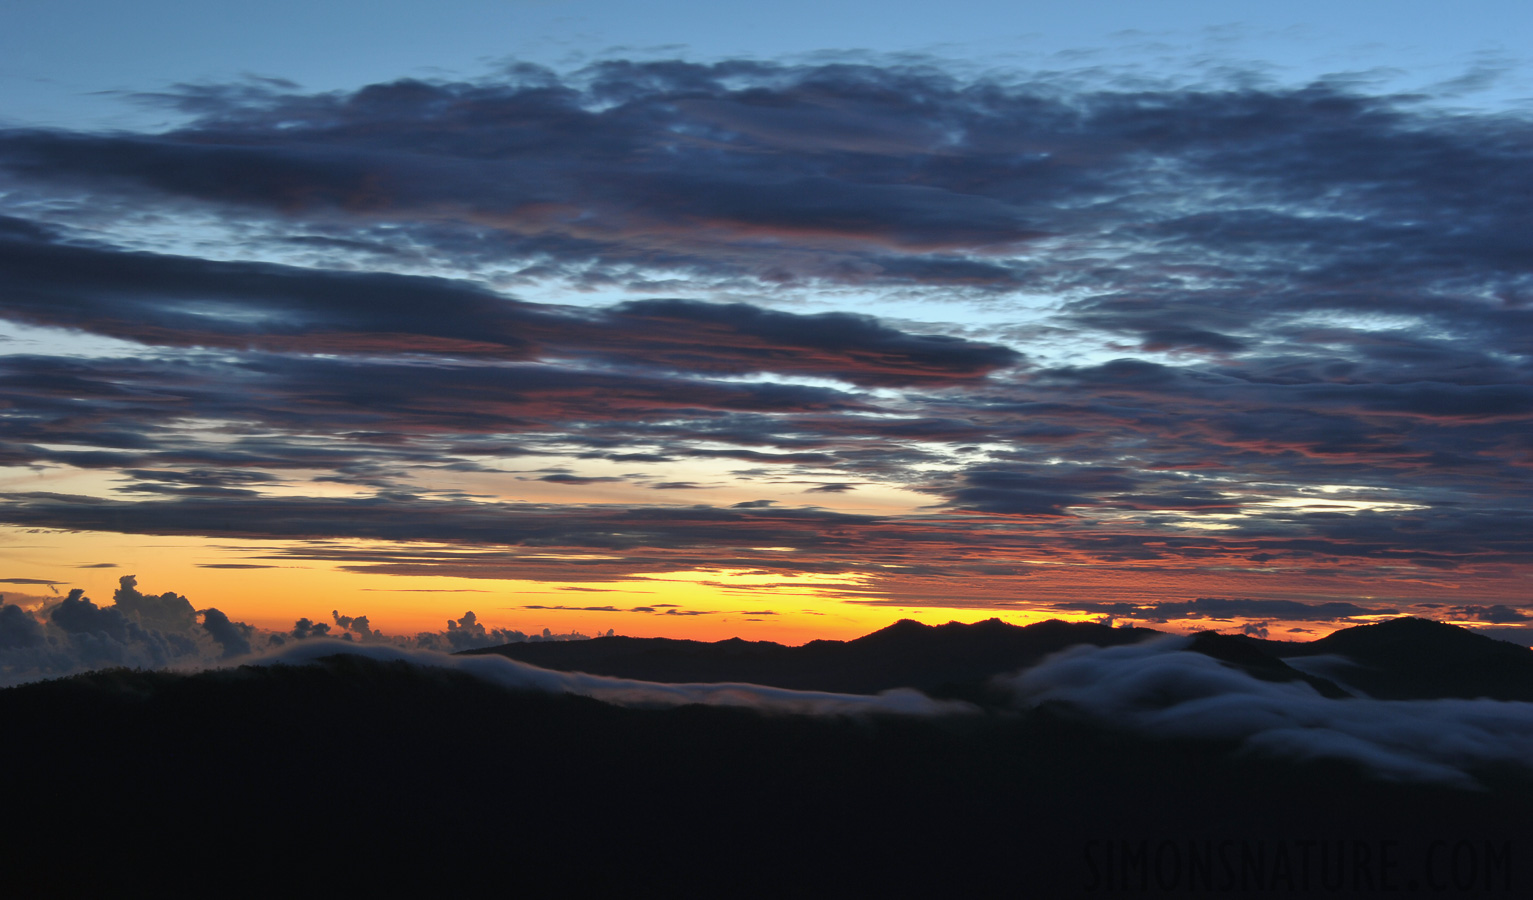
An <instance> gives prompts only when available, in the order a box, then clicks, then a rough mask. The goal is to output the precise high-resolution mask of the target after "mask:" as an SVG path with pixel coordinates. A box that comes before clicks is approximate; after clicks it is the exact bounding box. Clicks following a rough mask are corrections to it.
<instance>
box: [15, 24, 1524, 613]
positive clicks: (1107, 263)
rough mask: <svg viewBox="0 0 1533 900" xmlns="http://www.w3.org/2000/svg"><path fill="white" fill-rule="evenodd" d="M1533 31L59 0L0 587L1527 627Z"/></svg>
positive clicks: (47, 50) (278, 609) (31, 200)
mask: <svg viewBox="0 0 1533 900" xmlns="http://www.w3.org/2000/svg"><path fill="white" fill-rule="evenodd" d="M1466 9H1467V10H1469V11H1468V12H1465V10H1466ZM1528 47H1533V7H1530V6H1528V5H1527V4H1526V3H1522V2H1504V3H1477V4H1473V5H1471V6H1470V7H1467V8H1466V7H1457V6H1454V5H1450V4H1446V3H1424V2H1353V3H1345V4H1338V3H1334V2H1328V3H1318V2H1308V3H1289V4H1261V5H1258V4H1241V3H1233V4H1232V3H1229V2H1220V3H1213V2H1209V3H1192V2H1167V3H1140V2H1098V3H1091V4H1062V3H1061V4H1033V3H1018V2H1015V0H1013V2H1006V3H1002V2H967V3H966V2H961V0H960V2H954V3H950V4H943V5H942V14H941V15H940V16H938V15H937V14H936V13H934V12H933V11H932V8H930V7H927V6H924V5H911V6H909V7H908V8H905V9H903V10H902V9H901V7H899V6H898V5H890V4H886V3H873V2H861V0H859V2H833V0H832V2H825V0H820V2H814V3H809V2H797V0H795V2H775V3H770V4H762V5H759V6H756V7H754V8H743V9H732V8H728V7H725V6H719V5H716V4H704V3H700V2H670V3H665V2H660V3H646V4H634V3H617V2H606V0H602V2H597V0H567V2H561V0H525V2H509V0H502V2H487V0H485V2H462V3H450V2H449V3H445V4H443V5H442V6H440V7H435V6H433V7H431V8H429V9H428V8H427V6H426V5H425V4H418V3H377V2H371V3H360V2H334V3H313V2H307V3H296V2H276V3H266V4H250V5H245V4H225V3H196V4H192V3H181V2H169V0H158V2H145V3H134V4H121V3H111V4H109V3H105V2H98V0H58V2H53V3H48V4H43V3H14V4H7V5H6V7H5V8H4V9H3V10H0V60H4V62H0V98H3V99H0V317H3V319H0V417H3V418H0V464H3V466H0V592H3V594H4V596H5V600H6V603H8V604H10V605H13V606H20V607H22V608H23V609H26V610H28V611H29V612H31V613H32V614H35V615H39V616H41V615H44V614H45V613H46V610H47V609H48V608H50V606H51V605H52V604H55V603H57V602H58V600H59V599H60V598H61V597H63V596H64V595H66V594H67V593H68V592H69V590H70V589H73V588H81V589H84V592H85V595H86V596H87V597H90V598H93V599H94V600H95V601H96V602H97V603H100V604H104V603H107V602H109V601H110V599H111V597H112V594H113V592H114V590H116V589H118V588H119V585H120V579H122V578H123V577H124V576H129V575H131V576H134V577H135V578H136V579H137V582H136V583H137V586H138V589H140V590H142V591H145V592H147V593H151V594H160V593H161V592H166V591H169V592H174V593H176V594H179V595H184V596H185V597H187V598H188V599H189V601H190V602H191V604H192V605H193V606H195V608H196V609H198V610H203V609H206V608H209V607H216V608H217V609H218V610H221V611H222V612H223V613H224V614H225V615H227V617H228V618H229V619H231V620H234V621H236V622H243V623H248V624H249V625H251V626H254V627H255V628H257V629H266V630H272V631H278V632H285V631H288V630H290V629H292V627H293V623H294V621H295V620H297V619H298V618H300V617H307V618H310V619H312V620H314V621H316V622H318V621H324V622H336V620H335V618H334V617H333V616H332V612H333V611H334V612H336V613H339V614H340V616H342V617H348V616H349V617H356V616H364V615H365V616H367V617H368V621H369V622H370V626H371V628H373V629H375V630H380V631H383V632H386V633H389V634H413V633H415V632H419V631H434V630H437V629H441V628H442V627H443V626H444V624H445V623H446V621H447V620H449V619H453V620H457V619H459V617H461V616H463V614H464V612H465V611H467V610H472V611H474V613H475V614H476V616H477V620H478V622H480V623H484V624H488V625H490V626H494V627H502V628H507V629H516V630H520V631H523V632H528V633H533V632H541V631H543V629H545V628H546V629H549V630H550V631H551V632H553V633H570V632H579V633H582V634H587V635H589V634H595V633H598V632H601V633H605V632H606V631H608V630H609V629H610V630H613V631H615V632H616V633H618V634H628V635H640V636H665V637H694V638H700V639H708V640H713V639H720V638H726V637H731V636H740V637H744V638H748V639H757V640H777V641H783V642H786V643H802V642H804V641H807V640H811V639H814V638H820V637H823V638H847V637H854V636H857V635H860V634H864V633H866V632H868V631H871V630H873V629H876V628H880V627H883V626H885V625H888V624H889V623H890V622H892V621H894V620H896V619H899V618H915V619H919V620H922V621H927V622H945V621H948V620H951V619H957V620H960V621H975V620H979V619H985V618H990V617H993V616H999V617H1001V618H1003V619H1005V620H1007V621H1011V622H1016V623H1026V622H1032V621H1037V620H1040V619H1045V618H1067V619H1075V620H1097V619H1102V618H1104V617H1110V618H1112V619H1113V620H1114V621H1117V622H1132V623H1134V624H1142V625H1149V626H1151V627H1157V628H1163V629H1167V630H1180V631H1188V630H1196V629H1203V628H1218V629H1221V630H1225V631H1240V630H1242V629H1244V630H1247V631H1249V632H1250V633H1255V634H1265V635H1268V636H1271V637H1274V638H1279V637H1282V638H1294V637H1297V638H1308V637H1314V636H1318V635H1321V634H1324V633H1327V632H1329V631H1331V630H1333V629H1335V628H1338V627H1344V626H1346V625H1354V624H1359V623H1361V622H1366V621H1372V620H1373V619H1371V618H1370V617H1389V616H1394V615H1401V614H1413V615H1424V616H1430V617H1432V618H1437V619H1442V620H1445V621H1452V622H1458V623H1461V624H1467V625H1473V626H1475V627H1480V628H1484V629H1487V630H1488V631H1490V632H1491V633H1496V634H1500V635H1503V636H1512V637H1514V638H1515V637H1516V635H1517V629H1521V628H1523V627H1524V626H1525V624H1526V623H1527V622H1528V621H1529V620H1530V612H1529V607H1530V606H1533V597H1530V595H1529V585H1530V583H1533V502H1530V501H1533V490H1530V484H1533V427H1530V426H1533V120H1530V111H1533V106H1530V102H1533V67H1530V65H1529V58H1528V52H1527V48H1528ZM1522 642H1523V643H1527V642H1528V640H1527V639H1522ZM0 643H3V642H0Z"/></svg>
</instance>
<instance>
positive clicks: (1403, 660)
mask: <svg viewBox="0 0 1533 900" xmlns="http://www.w3.org/2000/svg"><path fill="white" fill-rule="evenodd" d="M1260 649H1262V650H1263V651H1264V652H1266V653H1268V654H1269V655H1272V656H1275V657H1278V658H1285V659H1301V658H1304V657H1313V656H1321V655H1330V654H1335V655H1337V656H1342V657H1345V658H1346V659H1348V660H1350V661H1351V662H1352V663H1353V664H1354V665H1347V666H1340V667H1336V668H1334V669H1333V670H1331V671H1330V673H1329V674H1330V675H1331V677H1332V678H1333V679H1335V680H1338V681H1342V682H1344V683H1345V684H1347V685H1349V686H1352V687H1355V688H1358V689H1360V690H1362V691H1364V692H1366V693H1367V694H1368V695H1370V696H1373V697H1378V698H1379V699H1383V700H1436V699H1443V698H1450V697H1457V698H1463V699H1473V698H1476V697H1485V698H1489V699H1491V700H1522V701H1533V649H1529V648H1527V647H1524V646H1521V645H1519V644H1513V643H1510V642H1508V641H1501V640H1496V639H1495V638H1490V637H1486V636H1485V635H1483V634H1475V633H1474V632H1472V631H1470V630H1468V629H1466V628H1460V627H1458V626H1456V625H1449V624H1446V623H1444V622H1434V621H1432V620H1430V619H1417V618H1400V619H1391V620H1389V621H1387V622H1379V623H1377V624H1373V625H1358V626H1356V627H1354V628H1345V629H1342V630H1341V631H1337V632H1333V633H1332V634H1330V635H1327V636H1326V637H1323V638H1320V639H1319V640H1315V641H1309V642H1305V643H1297V642H1295V643H1286V642H1283V641H1264V642H1261V645H1260Z"/></svg>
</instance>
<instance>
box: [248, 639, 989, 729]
mask: <svg viewBox="0 0 1533 900" xmlns="http://www.w3.org/2000/svg"><path fill="white" fill-rule="evenodd" d="M337 653H350V654H356V655H359V656H363V657H366V658H368V659H372V660H376V661H379V662H405V663H409V664H411V665H417V666H424V667H431V668H439V669H450V670H453V671H457V672H463V673H465V674H469V675H473V676H474V677H476V678H480V679H482V680H484V681H488V682H490V683H491V684H497V685H500V686H501V687H505V688H510V689H513V690H537V691H547V692H549V693H554V694H578V695H580V696H583V697H591V698H594V699H596V700H601V701H604V702H606V703H615V704H619V705H622V706H636V707H668V706H686V705H689V704H694V703H696V704H703V705H707V706H741V707H747V708H750V709H757V710H761V711H763V712H776V713H794V714H801V715H868V714H875V713H893V714H900V715H922V716H929V715H951V714H960V713H970V712H974V711H975V708H974V707H973V706H970V705H969V704H967V703H962V702H959V701H951V700H934V699H932V698H931V697H928V696H926V695H925V694H923V693H921V692H920V691H917V690H913V689H910V688H895V689H894V690H889V691H883V692H881V693H879V694H872V695H870V694H838V693H832V692H829V691H795V690H789V689H787V688H775V687H767V686H764V685H759V684H735V683H720V684H663V683H660V682H654V681H635V680H630V679H626V678H609V677H606V676H601V675H587V674H585V673H583V672H555V671H553V670H550V669H541V668H538V667H537V666H532V665H528V664H527V663H523V662H518V661H516V660H512V659H507V658H506V657H503V656H494V655H475V656H449V655H447V654H444V653H440V652H437V651H432V650H419V649H415V650H411V649H406V648H402V647H397V646H390V645H382V644H374V645H362V646H358V645H356V644H348V643H346V642H343V641H334V640H320V641H308V642H305V643H303V644H299V645H294V646H290V647H286V648H284V649H282V650H280V651H278V652H276V653H272V654H269V655H267V656H263V657H261V658H260V659H257V660H254V661H253V662H254V663H255V664H257V665H300V664H304V663H310V662H314V661H316V660H319V659H323V658H325V657H327V656H333V655H335V654H337Z"/></svg>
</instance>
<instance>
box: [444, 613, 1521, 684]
mask: <svg viewBox="0 0 1533 900" xmlns="http://www.w3.org/2000/svg"><path fill="white" fill-rule="evenodd" d="M1159 633H1160V632H1157V631H1154V630H1151V629H1148V628H1111V627H1108V626H1106V625H1099V624H1095V623H1083V622H1060V621H1048V622H1039V623H1036V624H1033V625H1026V626H1018V625H1009V624H1007V623H1005V622H1002V621H1000V620H999V619H990V620H987V621H984V622H977V623H974V624H972V625H964V624H959V623H956V622H950V623H948V624H946V625H935V626H933V625H923V624H921V623H919V622H914V621H911V620H909V619H904V620H901V621H899V622H896V623H894V624H893V625H890V626H889V627H888V628H884V629H881V630H879V631H875V632H873V633H872V634H868V635H865V636H863V637H860V638H857V639H855V640H850V641H811V642H809V643H807V644H805V645H803V646H801V647H787V646H784V645H782V644H775V643H771V642H768V641H742V640H740V639H738V638H732V639H730V640H725V641H716V642H713V643H707V642H701V641H682V640H671V639H667V638H630V637H604V638H596V639H594V640H589V641H572V642H568V643H537V644H507V645H505V646H502V647H487V648H483V649H480V650H471V651H468V652H469V653H475V654H498V655H501V656H506V657H509V658H511V659H516V660H520V661H522V662H526V663H531V664H533V665H536V666H541V667H543V668H545V669H555V670H558V671H564V672H587V673H590V674H592V675H608V676H612V677H616V678H636V679H641V680H644V681H661V682H670V683H678V682H720V681H737V682H747V683H751V684H764V685H771V686H774V687H785V688H793V689H795V690H818V691H838V692H845V693H877V692H878V691H883V690H888V689H890V688H897V687H913V688H917V689H919V690H923V691H926V692H928V693H933V694H936V695H940V696H954V697H963V698H966V699H983V687H982V686H983V683H984V682H985V681H986V680H987V679H989V678H990V677H991V676H993V675H998V674H1004V673H1010V672H1015V671H1017V670H1019V669H1023V668H1026V667H1028V666H1031V665H1033V664H1035V663H1037V662H1038V661H1039V660H1041V659H1043V658H1044V657H1045V656H1048V655H1049V654H1051V653H1057V652H1058V651H1060V650H1064V649H1066V648H1067V647H1072V646H1076V645H1080V644H1089V645H1093V646H1098V647H1110V646H1118V645H1122V644H1130V643H1135V642H1138V641H1142V640H1145V639H1146V638H1150V637H1154V636H1156V635H1157V634H1159ZM1187 649H1188V650H1190V651H1192V652H1197V653H1203V654H1205V655H1208V656H1211V657H1213V658H1215V659H1218V660H1220V661H1221V662H1224V663H1226V664H1228V665H1231V666H1234V667H1236V668H1239V669H1242V670H1244V671H1246V672H1248V673H1250V674H1251V675H1254V676H1255V677H1257V678H1262V679H1264V680H1268V681H1295V680H1299V681H1304V682H1306V683H1308V684H1310V685H1311V686H1313V687H1314V688H1315V689H1316V690H1317V691H1319V692H1320V693H1321V694H1322V695H1324V696H1328V697H1340V696H1346V695H1348V694H1349V693H1356V692H1358V691H1361V692H1363V693H1365V694H1367V695H1369V696H1374V697H1378V698H1381V699H1390V700H1405V699H1437V698H1445V697H1460V698H1465V699H1472V698H1476V697H1488V698H1491V699H1495V700H1524V701H1533V650H1530V649H1529V648H1527V647H1522V646H1519V645H1517V644H1512V643H1508V642H1506V641H1498V640H1495V639H1493V638H1488V637H1485V636H1483V635H1478V634H1475V633H1474V632H1472V631H1469V630H1467V629H1464V628H1459V627H1457V626H1455V625H1446V624H1443V623H1440V622H1432V621H1428V620H1426V619H1411V618H1402V619H1394V620H1392V621H1388V622H1382V623H1379V624H1376V625H1359V626H1357V627H1354V628H1346V629H1343V630H1341V631H1337V632H1335V633H1334V634H1331V635H1330V636H1328V637H1325V638H1321V639H1320V640H1316V641H1310V642H1307V643H1301V642H1291V641H1268V640H1260V639H1257V638H1250V637H1245V636H1242V635H1221V634H1216V633H1213V632H1203V633H1201V634H1198V635H1196V636H1195V637H1194V639H1193V642H1192V644H1191V645H1190V646H1189V647H1188V648H1187ZM1325 655H1338V656H1344V657H1347V658H1348V659H1349V660H1351V661H1352V662H1353V663H1355V665H1346V666H1337V667H1334V671H1333V670H1331V669H1328V670H1327V671H1326V673H1325V675H1324V676H1323V677H1322V676H1321V675H1319V674H1314V673H1305V672H1303V671H1300V670H1299V669H1297V668H1295V667H1294V666H1292V665H1290V664H1289V663H1288V662H1287V660H1300V659H1302V658H1306V657H1316V656H1325ZM1348 688H1350V689H1351V690H1350V691H1349V690H1348Z"/></svg>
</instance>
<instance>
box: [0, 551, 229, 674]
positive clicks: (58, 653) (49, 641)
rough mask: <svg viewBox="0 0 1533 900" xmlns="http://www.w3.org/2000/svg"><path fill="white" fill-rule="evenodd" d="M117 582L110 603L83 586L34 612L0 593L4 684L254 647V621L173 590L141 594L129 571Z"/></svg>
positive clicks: (161, 664)
mask: <svg viewBox="0 0 1533 900" xmlns="http://www.w3.org/2000/svg"><path fill="white" fill-rule="evenodd" d="M119 582H120V584H119V587H118V589H117V590H116V591H115V592H114V602H113V603H112V604H110V605H106V606H101V605H98V604H96V602H95V601H93V600H91V599H90V598H89V597H87V596H85V592H84V591H83V590H82V589H80V588H74V589H71V590H70V591H69V593H68V595H66V596H65V597H63V598H62V599H60V600H58V601H57V602H51V603H45V604H44V605H43V606H42V607H41V608H39V609H38V610H37V611H35V612H34V611H31V610H27V609H23V608H22V607H19V606H15V605H8V604H4V602H3V600H0V685H10V684H19V683H21V682H25V681H35V680H37V679H39V678H50V677H55V676H60V675H70V674H73V673H76V672H82V671H86V670H88V669H98V668H106V667H112V666H129V667H134V668H166V667H181V666H197V665H202V664H205V663H208V662H210V661H212V660H215V659H220V658H230V657H234V656H239V655H244V654H247V653H249V652H250V651H251V643H250V637H251V636H252V635H253V634H254V633H255V629H254V628H253V627H252V626H250V625H246V624H245V623H243V622H234V621H231V620H230V619H229V617H228V616H226V615H225V614H224V613H223V612H222V611H220V610H218V609H215V608H209V609H205V610H201V611H195V610H193V609H192V607H191V604H190V602H189V601H188V600H187V599H186V598H185V597H182V596H180V595H178V594H176V593H174V592H171V591H167V592H165V593H163V594H160V595H158V596H156V595H145V594H142V593H140V592H139V591H138V589H137V584H138V582H137V579H136V578H135V577H134V576H132V575H126V576H123V577H122V578H121V579H119ZM199 617H200V621H199Z"/></svg>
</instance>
